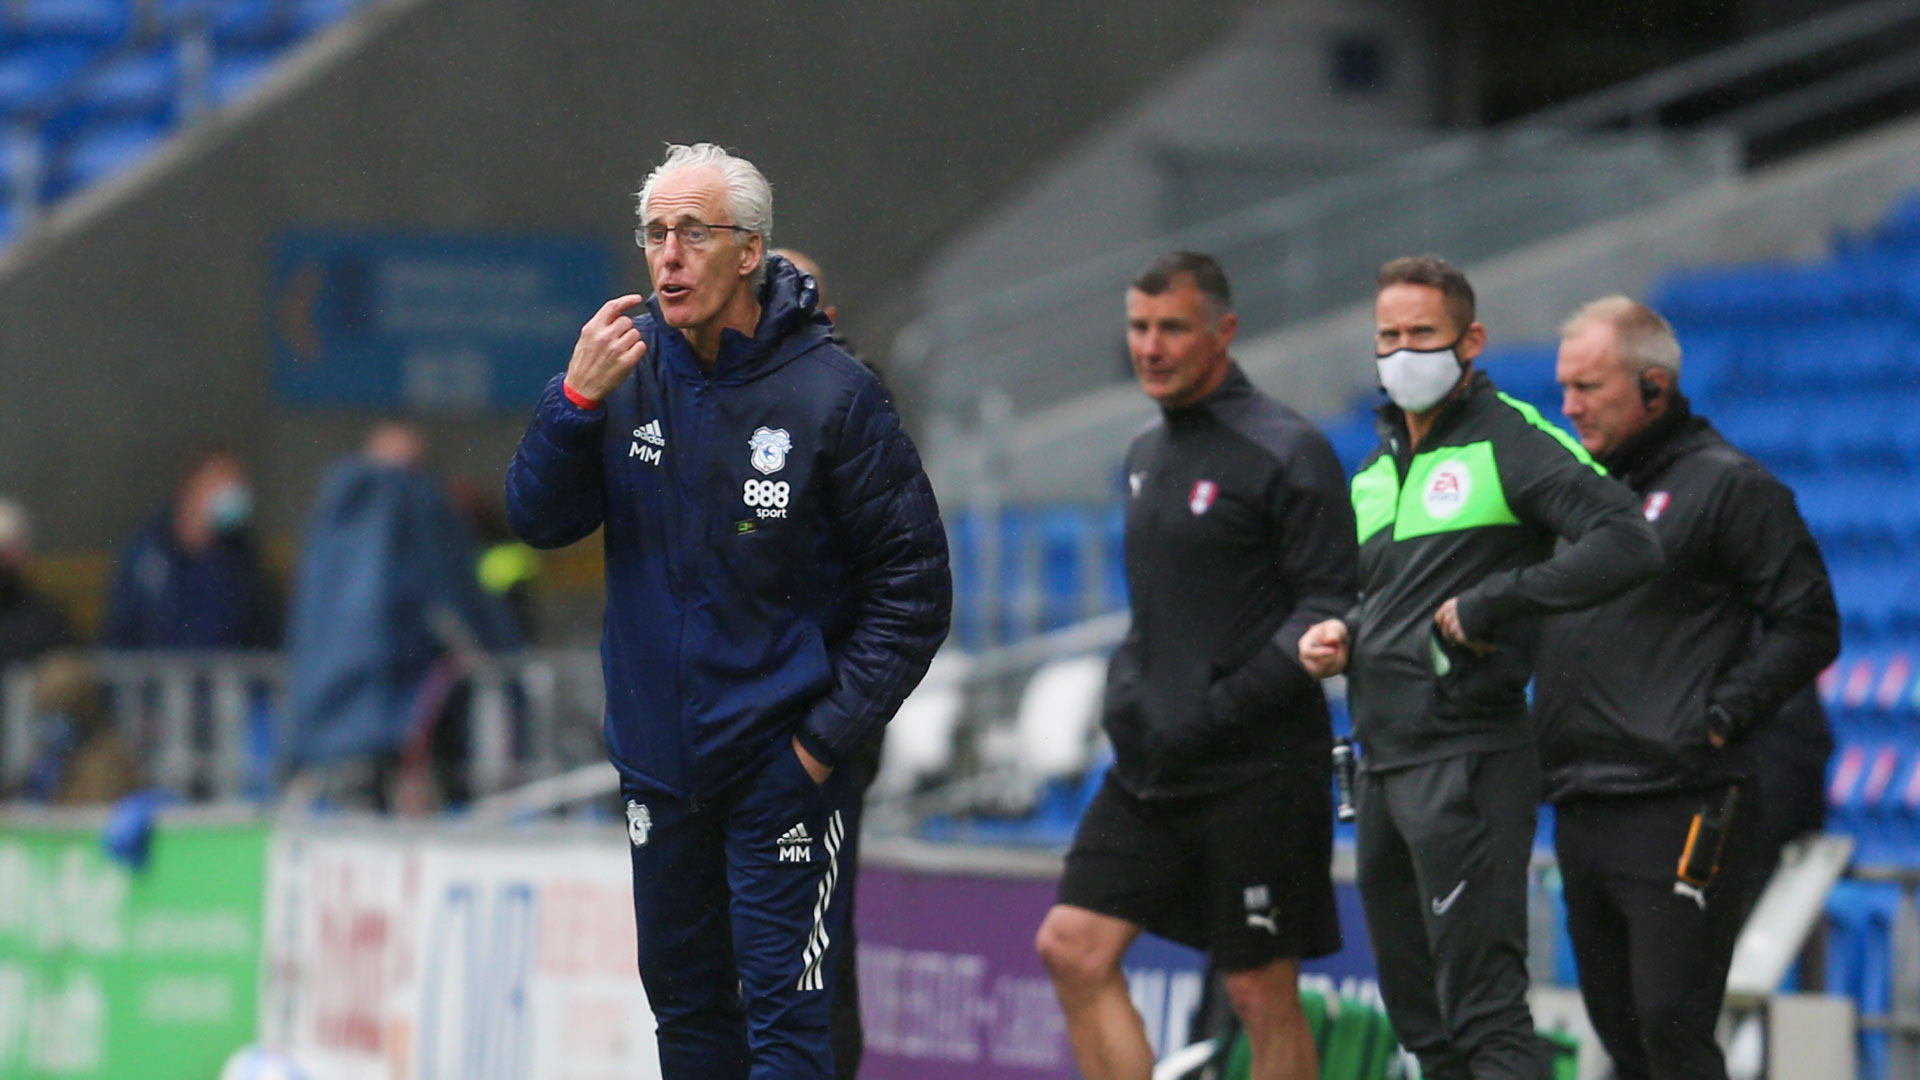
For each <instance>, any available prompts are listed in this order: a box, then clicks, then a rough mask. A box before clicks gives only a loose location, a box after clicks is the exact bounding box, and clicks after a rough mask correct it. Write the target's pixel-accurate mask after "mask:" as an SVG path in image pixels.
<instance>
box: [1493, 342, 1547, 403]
mask: <svg viewBox="0 0 1920 1080" xmlns="http://www.w3.org/2000/svg"><path fill="white" fill-rule="evenodd" d="M1558 353H1559V344H1558V343H1557V342H1556V343H1554V344H1534V343H1528V344H1521V345H1500V346H1495V347H1492V348H1489V349H1488V350H1487V351H1486V352H1485V353H1484V354H1482V355H1481V357H1480V358H1479V360H1477V361H1475V366H1477V367H1479V368H1480V369H1481V370H1483V371H1485V372H1486V373H1487V375H1488V376H1489V377H1490V378H1492V379H1493V381H1494V385H1496V386H1498V387H1499V388H1500V389H1502V390H1504V391H1506V392H1507V393H1509V394H1511V395H1513V396H1514V397H1517V398H1519V399H1520V400H1521V401H1524V402H1526V403H1527V404H1529V405H1532V406H1533V407H1534V408H1536V409H1539V410H1540V415H1542V416H1545V417H1547V418H1548V419H1558V418H1559V416H1560V384H1559V383H1558V382H1556V381H1555V380H1554V377H1553V371H1554V364H1555V362H1556V360H1557V359H1558Z"/></svg>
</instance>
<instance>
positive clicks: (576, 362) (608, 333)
mask: <svg viewBox="0 0 1920 1080" xmlns="http://www.w3.org/2000/svg"><path fill="white" fill-rule="evenodd" d="M645 299H646V298H645V297H641V296H635V295H631V294H629V295H627V296H616V297H614V298H613V299H612V300H609V301H607V302H606V303H604V304H602V305H600V310H599V311H597V312H595V313H594V315H593V318H591V319H588V320H587V325H585V326H583V327H581V328H580V340H579V341H577V342H575V343H574V345H573V359H572V360H570V361H568V362H567V386H568V387H569V388H570V389H572V390H573V392H574V393H576V394H578V395H580V396H581V397H583V398H587V399H589V400H592V401H605V400H606V399H607V395H608V394H611V393H613V391H614V389H615V388H616V387H618V386H619V385H620V384H621V383H623V382H626V381H627V376H629V375H631V374H633V369H634V365H636V364H638V363H639V362H640V357H642V356H644V355H645V354H646V351H647V344H646V342H644V341H642V340H640V331H639V329H638V328H637V327H635V326H634V322H633V320H632V319H630V318H628V317H627V316H625V315H623V314H621V313H622V312H624V311H626V310H627V309H628V308H630V307H637V306H639V305H640V303H641V302H642V301H644V300H645Z"/></svg>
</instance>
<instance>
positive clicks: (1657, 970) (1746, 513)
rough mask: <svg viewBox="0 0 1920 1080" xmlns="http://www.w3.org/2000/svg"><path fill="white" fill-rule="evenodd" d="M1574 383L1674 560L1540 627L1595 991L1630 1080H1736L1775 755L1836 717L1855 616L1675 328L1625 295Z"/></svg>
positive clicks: (1544, 705) (1551, 770)
mask: <svg viewBox="0 0 1920 1080" xmlns="http://www.w3.org/2000/svg"><path fill="white" fill-rule="evenodd" d="M1558 377H1559V381H1560V386H1561V388H1562V393H1563V398H1562V406H1561V407H1562V410H1563V411H1564V412H1565V413H1566V416H1567V419H1568V420H1570V421H1572V423H1573V427H1574V430H1575V431H1576V432H1577V433H1578V434H1579V437H1580V442H1581V443H1582V445H1584V446H1585V447H1586V449H1587V451H1588V452H1589V453H1591V454H1592V455H1593V456H1594V457H1595V458H1597V459H1599V460H1600V461H1601V462H1602V463H1604V464H1605V465H1606V467H1607V469H1608V471H1609V474H1610V475H1611V476H1612V477H1613V478H1614V479H1615V480H1617V481H1618V482H1619V483H1621V484H1623V485H1625V486H1626V487H1627V488H1630V489H1631V490H1632V491H1633V492H1634V494H1635V496H1636V497H1637V498H1638V499H1639V500H1640V503H1641V507H1642V514H1643V516H1644V517H1645V518H1646V519H1647V521H1648V522H1650V523H1651V524H1652V526H1653V530H1654V532H1655V534H1656V535H1658V537H1659V538H1660V545H1661V549H1662V551H1663V552H1664V553H1665V555H1666V566H1665V569H1664V570H1663V571H1662V572H1661V573H1660V575H1659V576H1658V577H1655V578H1653V579H1652V580H1650V581H1647V582H1644V583H1642V584H1639V585H1637V586H1635V587H1634V588H1632V589H1630V590H1628V591H1627V592H1625V593H1623V594H1621V595H1619V596H1617V597H1615V598H1614V599H1612V600H1609V601H1607V602H1606V603H1603V604H1600V605H1598V606H1595V607H1591V608H1587V609H1585V610H1582V611H1576V612H1569V613H1566V614H1560V615H1555V616H1552V617H1550V618H1548V619H1546V620H1545V622H1544V623H1543V625H1542V628H1541V634H1540V640H1539V646H1538V652H1537V654H1536V663H1535V671H1536V673H1537V683H1536V687H1537V693H1536V697H1535V703H1534V711H1535V716H1536V719H1537V722H1538V723H1537V726H1538V731H1539V738H1540V758H1541V768H1542V773H1543V775H1544V779H1545V791H1546V796H1547V798H1548V799H1549V800H1550V801H1551V802H1553V803H1554V805H1555V808H1556V814H1555V819H1556V824H1557V829H1556V834H1555V846H1556V848H1557V849H1558V853H1559V857H1560V869H1561V873H1562V876H1563V881H1564V882H1565V887H1566V899H1567V924H1568V929H1569V930H1570V931H1571V934H1572V938H1573V947H1574V954H1575V956H1576V958H1577V959H1578V961H1579V966H1580V990H1581V994H1582V995H1583V997H1584V998H1585V999H1586V1004H1587V1011H1588V1013H1589V1014H1590V1015H1591V1017H1592V1019H1593V1025H1594V1030H1595V1031H1597V1032H1598V1033H1599V1035H1600V1040H1601V1042H1602V1043H1604V1044H1605V1046H1606V1048H1607V1052H1608V1054H1610V1055H1611V1056H1612V1057H1613V1061H1614V1068H1615V1072H1616V1075H1618V1076H1619V1077H1620V1078H1621V1080H1645V1078H1650V1077H1688V1078H1692V1080H1725V1077H1726V1075H1727V1073H1726V1065H1725V1063H1724V1061H1723V1060H1722V1056H1721V1052H1720V1048H1719V1046H1718V1045H1717V1044H1716V1043H1715V1041H1714V1027H1715V1024H1716V1023H1717V1022H1718V1020H1719V1015H1720V1004H1721V999H1722V997H1723V996H1724V993H1725V990H1726V979H1727V967H1728V964H1729V963H1730V962H1731V960H1732V956H1733V946H1734V941H1735V939H1736V937H1737V936H1738V934H1739V931H1740V926H1741V923H1742V922H1743V921H1744V920H1745V917H1746V913H1747V910H1748V908H1749V906H1750V904H1751V902H1752V900H1753V898H1754V896H1755V894H1756V892H1757V890H1758V888H1759V887H1760V886H1761V885H1763V884H1764V883H1765V880H1764V876H1763V875H1764V869H1765V866H1766V865H1767V853H1766V852H1765V851H1764V850H1762V843H1763V841H1762V832H1761V828H1762V825H1761V823H1762V822H1763V821H1764V820H1765V818H1764V816H1763V815H1764V814H1765V813H1766V812H1767V810H1768V806H1767V804H1768V802H1770V801H1773V800H1770V799H1769V798H1768V797H1767V794H1768V793H1767V791H1766V787H1765V785H1764V784H1762V785H1760V786H1759V787H1758V788H1756V781H1757V780H1761V779H1763V769H1762V768H1761V767H1760V758H1761V756H1762V755H1761V753H1760V752H1758V749H1757V746H1756V740H1757V739H1758V738H1760V737H1764V736H1767V735H1770V734H1771V733H1772V732H1773V731H1775V730H1778V729H1779V728H1780V727H1781V726H1782V721H1781V719H1780V717H1781V713H1782V711H1783V706H1787V705H1788V704H1789V702H1790V701H1792V700H1795V699H1798V700H1799V701H1800V705H1799V706H1798V708H1799V709H1800V710H1804V709H1806V708H1808V707H1811V708H1812V709H1813V710H1814V711H1815V716H1816V718H1817V710H1818V708H1819V706H1818V703H1817V702H1815V701H1811V700H1809V699H1810V698H1811V694H1810V692H1809V685H1810V684H1811V683H1812V681H1813V679H1814V677H1815V676H1816V675H1817V674H1819V672H1820V670H1821V669H1822V668H1824V667H1825V666H1826V665H1827V664H1828V663H1830V662H1832V660H1833V657H1834V655H1835V653H1836V652H1837V651H1838V650H1839V645H1840V634H1839V630H1840V619H1839V613H1838V612H1837V611H1836V610H1835V609H1834V603H1833V592H1832V589H1831V587H1830V586H1829V584H1828V581H1827V573H1826V568H1825V566H1824V565H1823V564H1822V563H1821V559H1820V551H1819V549H1818V548H1817V547H1816V546H1815V545H1814V542H1813V538H1812V536H1810V535H1809V534H1808V532H1807V526H1806V523H1805V522H1803V521H1802V520H1801V519H1800V514H1799V512H1798V511H1797V510H1796V509H1795V508H1794V500H1793V493H1792V492H1791V491H1789V490H1787V488H1786V487H1785V486H1784V485H1783V484H1781V483H1780V481H1778V480H1776V479H1774V478H1773V476H1772V475H1771V474H1769V473H1768V472H1767V470H1766V469H1764V468H1762V467H1761V466H1760V465H1759V463H1757V462H1755V461H1754V460H1753V459H1752V458H1749V457H1747V456H1746V455H1745V454H1742V453H1741V452H1740V451H1738V450H1736V449H1735V448H1734V447H1733V446H1732V445H1730V444H1729V443H1728V442H1727V441H1726V440H1725V439H1723V438H1722V437H1721V436H1720V434H1719V433H1718V432H1716V431H1714V429H1713V427H1712V426H1711V425H1709V424H1708V423H1707V422H1706V421H1705V420H1704V419H1701V418H1700V417H1699V416H1697V415H1695V414H1694V413H1693V411H1692V409H1691V408H1690V407H1689V405H1688V402H1687V399H1686V398H1685V397H1684V396H1682V395H1681V393H1680V345H1679V342H1678V341H1677V340H1676V338H1675V337H1674V333H1673V330H1672V328H1671V327H1669V326H1668V325H1667V322H1666V320H1665V319H1663V318H1661V317H1660V316H1659V314H1658V313H1656V312H1655V311H1653V310H1652V309H1651V308H1649V307H1647V306H1646V305H1645V304H1642V303H1640V302H1638V301H1636V300H1632V299H1629V298H1627V297H1624V296H1612V297H1607V298H1605V299H1602V300H1596V301H1594V302H1593V303H1591V304H1588V305H1586V306H1585V307H1583V308H1581V309H1580V310H1579V311H1578V312H1577V313H1575V314H1574V316H1573V318H1572V319H1570V320H1568V322H1567V324H1566V326H1565V327H1564V329H1563V330H1562V331H1561V341H1560V355H1559V364H1558ZM1766 756H1774V755H1772V754H1768V755H1766ZM1776 843H1777V841H1776Z"/></svg>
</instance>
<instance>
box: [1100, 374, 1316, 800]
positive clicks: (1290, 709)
mask: <svg viewBox="0 0 1920 1080" xmlns="http://www.w3.org/2000/svg"><path fill="white" fill-rule="evenodd" d="M1126 469H1127V486H1128V497H1127V504H1126V518H1127V525H1126V565H1127V588H1128V592H1129V596H1130V598H1131V606H1132V614H1133V622H1132V625H1131V627H1130V628H1129V630H1128V632H1127V637H1126V639H1125V640H1124V641H1123V642H1122V643H1121V645H1120V647H1119V649H1117V650H1116V651H1115V652H1114V656H1113V662H1112V664H1111V666H1110V667H1109V669H1108V676H1107V698H1106V729H1107V734H1108V736H1109V737H1110V738H1112V740H1113V747H1114V757H1115V761H1114V766H1113V773H1112V775H1113V776H1114V778H1115V780H1116V781H1118V782H1119V783H1120V784H1121V785H1122V786H1123V787H1125V788H1126V789H1127V790H1128V791H1129V792H1131V793H1133V794H1134V795H1136V796H1139V797H1142V798H1153V797H1163V796H1177V795H1200V794H1207V793H1211V792H1215V791H1220V790H1224V789H1226V788H1229V787H1232V786H1235V785H1237V784H1240V783H1244V782H1246V781H1248V780H1251V779H1254V778H1257V777H1260V776H1262V775H1271V774H1273V773H1274V772H1275V771H1277V770H1279V769H1282V768H1288V769H1310V770H1314V771H1315V772H1317V773H1319V774H1320V775H1325V774H1326V772H1327V769H1328V762H1329V757H1328V753H1329V749H1330V747H1331V743H1332V736H1331V733H1330V731H1329V725H1328V720H1327V705H1326V699H1325V697H1323V696H1322V694H1321V691H1320V684H1319V682H1318V680H1315V679H1314V678H1312V677H1311V676H1309V675H1308V674H1307V673H1306V670H1305V669H1304V668H1302V667H1301V666H1300V662H1299V641H1300V636H1301V635H1302V634H1303V633H1305V631H1306V628H1307V627H1309V626H1311V625H1313V624H1314V623H1316V622H1319V621H1320V620H1322V619H1328V618H1333V617H1336V616H1338V615H1339V614H1340V613H1341V612H1342V611H1345V610H1346V608H1347V606H1348V605H1350V604H1351V603H1353V598H1354V531H1353V514H1352V511H1351V510H1350V509H1349V508H1348V505H1347V499H1346V494H1345V490H1344V488H1345V485H1344V483H1343V481H1342V476H1341V470H1340V462H1339V459H1338V458H1336V457H1334V454H1333V448H1332V447H1331V446H1329V445H1328V444H1327V440H1326V437H1325V436H1323V435H1322V434H1321V433H1320V431H1319V430H1318V429H1317V428H1315V427H1314V426H1313V425H1312V424H1311V423H1309V422H1308V421H1307V420H1306V418H1304V417H1302V416H1301V415H1300V414H1299V413H1296V412H1294V411H1293V410H1292V409H1289V408H1288V407H1286V406H1285V405H1282V404H1280V403H1279V402H1277V401H1275V400H1273V399H1272V398H1270V397H1268V396H1267V395H1265V394H1263V393H1261V392H1260V391H1259V390H1257V389H1255V388H1254V386H1253V384H1252V383H1251V382H1249V381H1247V377H1246V376H1245V375H1244V374H1243V373H1242V372H1241V371H1240V369H1239V367H1238V366H1237V365H1236V366H1234V367H1233V368H1232V369H1231V370H1230V372H1229V373H1228V375H1227V378H1226V381H1225V382H1223V383H1221V385H1220V387H1219V388H1218V389H1217V390H1215V391H1214V392H1213V393H1212V394H1210V395H1208V396H1207V398H1206V399H1204V400H1202V401H1200V402H1198V403H1196V404H1193V405H1190V406H1186V407H1183V408H1179V409H1172V410H1167V411H1165V412H1163V414H1162V416H1161V419H1160V421H1159V422H1158V423H1156V424H1154V425H1153V426H1152V427H1151V428H1150V429H1148V430H1147V431H1146V432H1144V433H1143V434H1141V435H1140V437H1139V438H1137V439H1136V440H1134V443H1133V446H1132V447H1131V448H1130V449H1129V450H1128V452H1127V464H1126Z"/></svg>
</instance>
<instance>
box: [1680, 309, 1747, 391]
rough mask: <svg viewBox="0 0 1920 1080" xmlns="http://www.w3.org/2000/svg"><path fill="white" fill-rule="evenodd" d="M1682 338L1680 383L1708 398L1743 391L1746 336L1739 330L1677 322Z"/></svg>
mask: <svg viewBox="0 0 1920 1080" xmlns="http://www.w3.org/2000/svg"><path fill="white" fill-rule="evenodd" d="M1673 330H1674V334H1675V336H1677V337H1678V338H1679V339H1680V385H1681V387H1682V388H1683V389H1685V390H1686V392H1687V393H1688V394H1689V395H1692V396H1694V397H1696V398H1699V399H1702V400H1705V399H1707V398H1714V397H1720V396H1726V395H1734V394H1738V393H1739V392H1740V389H1741V387H1742V384H1743V380H1744V378H1745V376H1746V375H1747V374H1748V373H1747V371H1746V370H1745V368H1746V348H1745V345H1746V338H1745V336H1744V335H1742V334H1740V333H1739V332H1738V331H1737V330H1730V329H1727V328H1725V327H1715V326H1688V325H1683V324H1681V323H1678V322H1676V323H1675V324H1674V328H1673Z"/></svg>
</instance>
